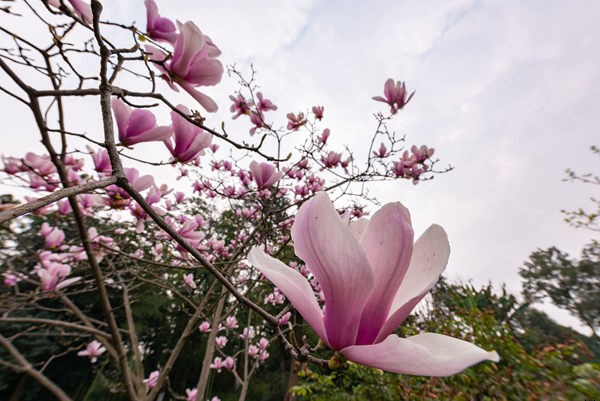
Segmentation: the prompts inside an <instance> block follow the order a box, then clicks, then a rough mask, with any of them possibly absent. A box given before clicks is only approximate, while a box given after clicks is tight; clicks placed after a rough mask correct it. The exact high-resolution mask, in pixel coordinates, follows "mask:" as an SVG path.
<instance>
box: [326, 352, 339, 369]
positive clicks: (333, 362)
mask: <svg viewBox="0 0 600 401" xmlns="http://www.w3.org/2000/svg"><path fill="white" fill-rule="evenodd" d="M327 366H328V367H329V369H332V370H333V369H339V368H340V367H341V366H342V362H341V361H340V360H339V359H338V357H337V355H334V356H332V357H331V358H329V360H328V361H327Z"/></svg>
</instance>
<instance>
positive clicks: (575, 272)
mask: <svg viewBox="0 0 600 401" xmlns="http://www.w3.org/2000/svg"><path fill="white" fill-rule="evenodd" d="M519 274H520V275H521V277H522V278H523V296H524V297H525V299H526V300H527V301H528V302H532V303H533V302H539V301H543V300H544V299H549V300H550V301H551V302H552V303H553V304H554V305H556V306H558V307H559V308H564V309H566V310H568V311H569V312H571V313H572V314H573V315H575V316H576V317H577V318H579V319H580V320H581V321H582V322H583V323H585V324H586V325H587V326H588V327H589V328H590V329H591V330H592V332H593V333H594V336H596V337H597V336H598V330H600V243H598V242H597V241H592V242H591V243H590V244H588V245H587V246H586V247H585V248H584V249H583V251H582V253H581V258H580V259H579V260H576V259H573V258H571V257H570V256H569V255H568V254H566V253H564V252H562V251H560V250H559V249H557V248H556V247H551V248H548V249H538V250H537V251H535V252H533V253H532V254H531V255H530V256H529V260H528V261H527V262H525V265H524V267H523V268H521V269H520V271H519Z"/></svg>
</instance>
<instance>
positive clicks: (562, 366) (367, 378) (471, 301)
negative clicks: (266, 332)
mask: <svg viewBox="0 0 600 401" xmlns="http://www.w3.org/2000/svg"><path fill="white" fill-rule="evenodd" d="M524 309H527V308H526V306H523V305H519V304H518V302H517V301H516V299H515V298H514V297H513V296H512V295H510V294H508V293H507V292H506V291H505V290H504V289H502V291H501V292H500V293H499V294H497V293H495V292H494V290H493V287H492V286H491V285H488V286H486V287H484V288H482V289H475V288H474V287H473V286H471V285H468V284H467V285H463V284H449V283H447V282H446V281H445V280H441V281H440V282H439V283H438V285H437V287H436V288H435V290H434V291H433V293H432V299H431V301H430V308H429V309H428V310H427V312H426V313H421V314H419V315H417V316H415V317H413V318H411V319H409V320H408V321H407V322H405V325H404V326H403V327H402V328H401V329H400V333H399V334H401V335H405V336H407V335H413V334H416V333H418V332H421V331H431V332H436V333H441V334H447V335H451V336H454V337H459V338H463V339H465V340H467V341H470V342H474V343H476V344H478V345H479V346H481V347H482V348H484V349H494V350H496V351H497V352H498V354H499V355H500V357H501V361H500V362H499V363H491V362H484V363H481V364H478V365H476V366H473V367H471V368H468V369H466V370H465V371H463V372H461V373H459V374H456V375H453V376H450V377H445V378H430V377H418V376H403V375H396V374H391V373H383V372H380V371H377V370H374V369H371V368H367V367H363V366H358V365H353V364H347V365H345V366H344V367H343V368H342V369H338V370H334V371H327V370H323V371H320V370H315V371H310V370H308V369H306V370H305V371H304V373H303V375H302V382H301V383H300V384H299V385H298V386H296V387H295V388H294V389H293V392H294V394H296V395H298V396H299V400H302V401H329V400H347V401H362V400H382V401H385V400H407V401H413V400H414V401H418V400H423V399H438V400H459V401H460V400H464V401H470V400H507V401H508V400H564V401H567V400H568V401H578V400H581V401H583V400H586V399H589V398H590V397H591V395H590V394H594V393H593V389H595V388H596V387H595V386H596V383H597V379H598V374H600V370H599V369H598V365H594V364H589V363H588V364H583V363H582V362H585V359H586V358H587V357H588V355H589V350H587V348H586V347H585V346H584V345H583V344H582V343H580V342H574V341H573V342H568V343H564V344H561V343H553V344H547V341H544V340H543V339H537V340H536V344H539V345H540V346H539V347H538V348H532V349H530V350H527V349H525V347H524V346H523V345H522V344H521V338H523V333H524V332H525V333H526V332H527V331H528V330H529V329H530V328H532V326H523V323H525V322H529V323H531V320H529V321H527V320H524V321H521V322H517V323H515V322H514V321H513V320H514V319H515V318H516V316H518V315H520V314H522V313H523V310H524ZM517 312H518V313H517ZM536 313H537V314H541V312H539V311H537V312H536ZM534 329H535V328H534ZM523 330H524V331H523ZM537 330H538V331H537V333H539V335H540V336H543V332H541V331H540V330H539V329H537Z"/></svg>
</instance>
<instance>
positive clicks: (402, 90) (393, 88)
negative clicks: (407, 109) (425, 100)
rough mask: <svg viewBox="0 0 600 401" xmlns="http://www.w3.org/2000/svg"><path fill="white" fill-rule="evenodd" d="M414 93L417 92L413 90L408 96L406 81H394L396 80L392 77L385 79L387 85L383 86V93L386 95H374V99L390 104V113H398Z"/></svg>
mask: <svg viewBox="0 0 600 401" xmlns="http://www.w3.org/2000/svg"><path fill="white" fill-rule="evenodd" d="M414 94H415V92H414V91H413V92H412V93H411V94H410V95H409V96H408V98H407V97H406V85H405V84H404V82H400V81H396V83H394V80H393V79H391V78H390V79H388V80H387V81H385V85H384V86H383V95H384V96H385V97H381V96H374V97H373V100H377V101H378V102H384V103H387V104H389V105H390V113H392V114H396V112H397V111H398V110H400V109H401V108H403V107H404V106H405V105H406V103H408V102H409V101H410V99H412V97H413V95H414Z"/></svg>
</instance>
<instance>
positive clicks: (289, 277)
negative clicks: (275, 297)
mask: <svg viewBox="0 0 600 401" xmlns="http://www.w3.org/2000/svg"><path fill="white" fill-rule="evenodd" d="M248 261H249V262H250V263H251V264H252V265H253V266H254V267H256V268H257V269H258V270H260V272H261V273H262V274H264V275H265V277H267V278H268V279H269V281H271V282H272V283H273V284H275V285H276V286H277V287H278V288H279V290H280V291H281V292H282V293H283V294H284V295H285V296H286V297H287V298H288V299H289V300H290V302H291V303H292V305H294V308H296V309H297V310H298V312H300V314H301V315H302V317H303V318H304V320H306V321H307V322H308V324H309V325H310V326H311V327H312V328H313V330H314V331H315V332H316V333H317V335H318V336H319V338H321V340H323V341H324V342H325V343H329V342H328V340H327V333H326V332H325V325H324V324H323V310H322V309H321V307H320V306H319V303H318V302H317V299H316V298H315V294H314V292H313V289H312V288H311V286H310V284H309V283H308V281H307V280H306V279H305V278H304V276H302V274H300V273H299V272H298V271H296V270H294V269H292V268H291V267H289V266H286V265H285V264H283V263H282V262H280V261H279V260H277V259H275V258H272V257H271V256H269V255H267V254H266V253H264V251H263V250H262V249H260V248H258V247H254V248H252V249H251V250H250V253H248Z"/></svg>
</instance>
